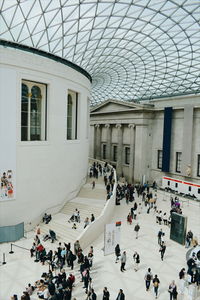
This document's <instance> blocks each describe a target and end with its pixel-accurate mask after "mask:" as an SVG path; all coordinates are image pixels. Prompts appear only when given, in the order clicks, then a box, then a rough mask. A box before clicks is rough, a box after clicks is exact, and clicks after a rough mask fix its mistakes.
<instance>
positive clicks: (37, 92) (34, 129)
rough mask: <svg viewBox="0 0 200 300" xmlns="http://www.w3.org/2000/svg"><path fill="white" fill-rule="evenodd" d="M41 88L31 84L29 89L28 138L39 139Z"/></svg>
mask: <svg viewBox="0 0 200 300" xmlns="http://www.w3.org/2000/svg"><path fill="white" fill-rule="evenodd" d="M41 99H42V95H41V89H40V88H39V87H38V86H33V87H32V89H31V111H30V140H31V141H35V140H41Z"/></svg>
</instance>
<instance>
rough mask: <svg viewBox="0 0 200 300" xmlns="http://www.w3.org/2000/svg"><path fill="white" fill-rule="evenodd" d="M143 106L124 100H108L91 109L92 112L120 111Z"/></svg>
mask: <svg viewBox="0 0 200 300" xmlns="http://www.w3.org/2000/svg"><path fill="white" fill-rule="evenodd" d="M137 108H141V105H137V104H135V103H130V104H129V103H126V102H122V101H116V100H107V101H106V102H104V103H101V104H100V105H97V106H96V107H93V108H92V109H91V113H104V112H105V113H108V112H119V111H127V110H130V109H132V110H133V109H137Z"/></svg>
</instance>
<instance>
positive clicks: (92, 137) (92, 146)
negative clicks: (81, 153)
mask: <svg viewBox="0 0 200 300" xmlns="http://www.w3.org/2000/svg"><path fill="white" fill-rule="evenodd" d="M89 141H90V145H89V147H90V149H89V156H90V157H91V158H95V127H94V125H90V134H89Z"/></svg>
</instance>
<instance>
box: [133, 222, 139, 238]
mask: <svg viewBox="0 0 200 300" xmlns="http://www.w3.org/2000/svg"><path fill="white" fill-rule="evenodd" d="M139 230H140V226H139V224H138V223H137V224H136V225H135V228H134V231H135V238H136V239H138V234H139Z"/></svg>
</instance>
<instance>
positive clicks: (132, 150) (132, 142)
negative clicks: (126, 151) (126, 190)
mask: <svg viewBox="0 0 200 300" xmlns="http://www.w3.org/2000/svg"><path fill="white" fill-rule="evenodd" d="M128 128H130V164H129V182H130V183H132V182H133V181H134V156H135V124H129V125H128Z"/></svg>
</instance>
